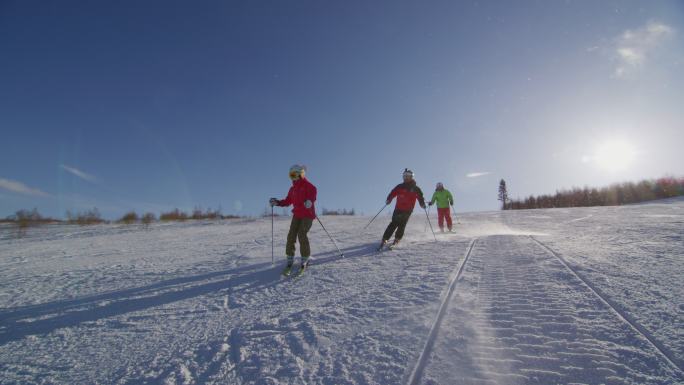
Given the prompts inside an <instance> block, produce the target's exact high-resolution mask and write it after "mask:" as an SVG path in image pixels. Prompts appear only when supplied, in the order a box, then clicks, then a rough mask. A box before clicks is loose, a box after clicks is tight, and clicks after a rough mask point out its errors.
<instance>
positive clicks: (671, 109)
mask: <svg viewBox="0 0 684 385" xmlns="http://www.w3.org/2000/svg"><path fill="white" fill-rule="evenodd" d="M0 50H1V52H2V60H0V85H1V86H0V132H1V135H0V138H1V139H2V151H0V217H4V216H7V215H10V214H12V213H14V212H15V211H16V210H18V209H21V208H28V209H30V208H33V207H36V208H38V209H39V211H40V212H41V213H43V214H46V215H50V216H55V217H63V216H64V213H65V212H66V210H72V211H81V210H85V209H88V208H92V207H98V209H99V210H100V211H101V212H102V213H103V215H104V216H105V217H108V218H112V219H113V218H118V217H120V216H121V215H122V214H123V213H124V212H125V211H127V210H131V209H133V210H136V211H138V212H143V211H152V212H154V213H156V214H158V213H159V212H160V211H164V210H169V209H172V208H174V207H178V208H181V209H184V210H190V209H192V208H193V207H195V206H201V207H203V208H209V207H211V208H217V207H219V206H220V207H221V208H222V209H223V212H224V213H232V214H241V215H256V214H260V213H262V212H264V209H265V208H266V205H267V201H268V198H269V197H271V196H275V197H282V196H284V195H285V193H286V192H287V189H288V188H289V184H290V182H289V180H288V177H287V170H288V168H289V166H290V165H291V164H293V163H303V164H306V165H307V166H308V168H309V172H308V176H309V179H310V180H311V181H312V182H313V183H314V184H316V185H317V187H318V189H319V201H318V207H319V210H320V209H321V208H323V207H326V208H329V209H341V208H348V209H349V208H355V209H356V210H357V211H360V212H363V213H366V214H369V215H372V214H374V213H375V212H376V211H377V210H378V209H380V208H381V207H382V205H383V204H384V199H385V196H386V194H387V193H388V191H389V190H390V189H391V188H392V187H393V186H394V185H395V184H397V183H399V182H400V181H401V171H402V170H403V169H404V167H409V168H411V169H413V170H414V171H415V172H416V179H417V182H418V184H419V185H420V186H422V187H423V190H424V191H425V192H426V193H427V194H431V193H432V191H433V190H434V186H435V183H436V182H438V181H441V182H443V183H444V184H445V186H446V187H447V188H448V189H450V190H451V191H452V192H453V193H454V195H455V200H456V208H457V210H459V211H479V210H491V209H496V208H497V207H498V206H499V203H498V202H497V200H496V197H497V188H498V182H499V179H501V178H504V179H505V180H506V181H507V184H508V186H509V192H510V195H511V196H512V197H523V196H527V195H530V194H541V193H549V192H554V191H555V190H556V189H560V188H569V187H573V186H584V185H589V186H603V185H606V184H609V183H612V182H619V181H626V180H637V179H641V178H653V177H660V176H663V175H666V174H669V175H677V176H680V175H684V162H682V161H681V155H680V153H681V152H680V149H681V146H682V144H683V143H684V127H683V125H684V124H683V123H682V122H684V112H683V111H682V110H684V109H682V108H681V105H682V100H684V76H682V75H681V74H682V73H684V3H682V2H681V1H654V2H644V1H600V2H594V1H525V2H504V1H491V2H481V1H480V2H455V1H430V2H407V1H387V2H367V1H344V2H320V1H288V2H284V1H273V2H269V1H261V2H260V1H197V2H187V1H144V2H140V1H121V2H88V1H63V2H53V3H45V2H34V1H3V2H1V3H0Z"/></svg>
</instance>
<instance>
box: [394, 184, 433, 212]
mask: <svg viewBox="0 0 684 385" xmlns="http://www.w3.org/2000/svg"><path fill="white" fill-rule="evenodd" d="M394 197H397V205H396V207H395V208H394V209H395V210H401V211H413V208H414V207H415V206H416V199H417V200H418V202H420V205H421V207H422V206H425V199H424V198H423V191H421V189H420V187H418V186H417V185H416V181H410V182H404V183H400V184H398V185H397V187H395V188H394V189H392V191H391V192H390V193H389V195H388V196H387V201H391V200H392V198H394Z"/></svg>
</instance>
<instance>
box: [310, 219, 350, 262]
mask: <svg viewBox="0 0 684 385" xmlns="http://www.w3.org/2000/svg"><path fill="white" fill-rule="evenodd" d="M316 219H317V220H318V223H320V224H321V227H322V228H323V231H325V233H326V234H328V237H329V238H330V240H331V241H332V243H333V245H335V248H336V249H337V251H338V252H339V253H340V257H342V258H344V253H342V250H340V248H339V247H338V246H337V242H335V239H334V238H333V237H332V236H331V235H330V233H329V232H328V230H326V229H325V226H323V222H321V220H320V219H319V218H318V216H316Z"/></svg>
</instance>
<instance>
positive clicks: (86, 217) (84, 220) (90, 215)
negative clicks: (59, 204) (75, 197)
mask: <svg viewBox="0 0 684 385" xmlns="http://www.w3.org/2000/svg"><path fill="white" fill-rule="evenodd" d="M66 216H67V223H69V224H76V225H80V226H86V225H97V224H100V223H105V220H104V219H102V217H101V216H100V211H99V210H98V209H97V207H93V208H92V209H91V210H87V211H84V212H77V213H76V214H73V213H72V212H71V211H67V213H66Z"/></svg>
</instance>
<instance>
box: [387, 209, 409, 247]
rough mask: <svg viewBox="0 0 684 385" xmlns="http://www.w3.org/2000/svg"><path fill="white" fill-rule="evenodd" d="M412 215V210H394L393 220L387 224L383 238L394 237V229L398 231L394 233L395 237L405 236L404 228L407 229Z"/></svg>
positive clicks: (397, 238) (396, 238)
mask: <svg viewBox="0 0 684 385" xmlns="http://www.w3.org/2000/svg"><path fill="white" fill-rule="evenodd" d="M410 216H411V211H402V210H394V213H392V222H390V224H389V225H388V226H387V229H386V230H385V234H383V235H382V239H383V240H385V241H387V240H389V239H390V237H392V233H394V230H397V233H396V234H394V239H395V240H399V239H401V238H402V237H403V236H404V229H406V224H407V223H408V220H409V217H410Z"/></svg>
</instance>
